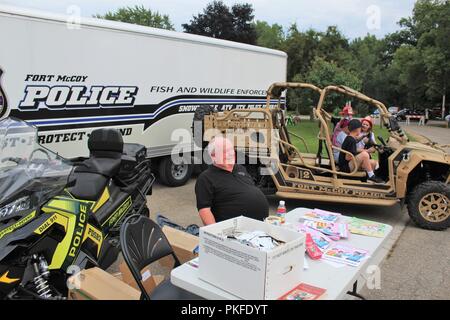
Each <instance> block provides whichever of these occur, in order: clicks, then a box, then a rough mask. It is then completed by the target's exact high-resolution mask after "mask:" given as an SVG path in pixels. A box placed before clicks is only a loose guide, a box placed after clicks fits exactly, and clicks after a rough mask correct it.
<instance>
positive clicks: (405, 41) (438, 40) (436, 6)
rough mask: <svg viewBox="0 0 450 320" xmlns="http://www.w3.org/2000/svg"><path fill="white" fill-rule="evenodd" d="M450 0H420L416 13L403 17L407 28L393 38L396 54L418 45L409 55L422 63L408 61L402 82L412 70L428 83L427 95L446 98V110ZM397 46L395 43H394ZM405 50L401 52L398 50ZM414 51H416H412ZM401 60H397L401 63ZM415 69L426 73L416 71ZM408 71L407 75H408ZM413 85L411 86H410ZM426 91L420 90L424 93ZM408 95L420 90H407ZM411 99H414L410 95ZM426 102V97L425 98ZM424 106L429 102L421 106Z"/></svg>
mask: <svg viewBox="0 0 450 320" xmlns="http://www.w3.org/2000/svg"><path fill="white" fill-rule="evenodd" d="M449 16H450V1H448V0H418V1H417V2H416V3H415V5H414V9H413V15H412V17H409V18H403V19H401V20H400V25H401V26H402V27H403V28H404V29H403V30H401V31H400V32H398V33H396V34H394V35H391V36H390V39H391V40H392V38H394V40H397V42H398V44H397V48H396V51H395V54H394V55H395V56H397V60H399V59H400V58H399V57H398V56H399V55H400V56H402V55H407V53H405V49H403V47H404V46H410V47H412V48H415V49H416V51H414V50H413V49H411V48H410V49H408V50H410V52H409V55H413V56H414V58H415V59H416V61H420V63H421V64H422V65H416V66H415V67H412V66H411V63H407V62H405V63H406V66H407V69H406V70H409V71H404V70H399V71H404V72H403V73H402V74H401V77H403V78H402V79H401V82H402V83H403V85H404V84H405V77H406V78H408V76H407V74H408V72H411V73H413V74H414V73H415V74H416V76H417V78H416V79H415V81H417V80H418V79H420V81H417V82H421V83H423V84H424V85H425V87H426V88H425V92H426V98H428V100H429V101H433V100H436V99H437V97H438V96H440V97H441V98H442V112H443V113H444V108H445V104H446V95H448V93H449V91H450V85H449V83H450V19H449ZM394 48H395V45H394ZM399 50H401V51H400V52H399V53H398V54H397V52H398V51H399ZM412 52H414V53H412ZM399 63H400V62H398V61H397V64H399ZM414 69H417V70H421V71H422V72H423V73H422V74H420V73H419V72H414ZM405 72H406V75H405ZM409 87H411V86H409ZM421 92H422V91H420V93H421ZM407 95H408V96H411V95H417V93H410V92H407ZM410 100H411V99H410ZM421 102H422V104H425V103H426V102H427V101H426V99H422V100H421ZM421 107H422V108H423V107H425V106H421Z"/></svg>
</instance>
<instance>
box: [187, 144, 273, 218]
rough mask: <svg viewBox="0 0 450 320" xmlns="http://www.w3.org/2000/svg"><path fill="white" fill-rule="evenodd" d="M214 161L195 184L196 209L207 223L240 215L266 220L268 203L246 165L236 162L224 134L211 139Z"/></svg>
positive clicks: (209, 147)
mask: <svg viewBox="0 0 450 320" xmlns="http://www.w3.org/2000/svg"><path fill="white" fill-rule="evenodd" d="M208 153H209V156H210V157H211V160H212V165H211V166H210V167H209V168H208V169H207V170H205V171H203V172H202V174H200V176H199V177H198V179H197V182H196V184H195V195H196V197H197V209H198V212H199V215H200V218H201V219H202V221H203V223H204V224H205V225H209V224H213V223H216V222H220V221H223V220H227V219H231V218H234V217H238V216H241V215H242V216H246V217H249V218H253V219H257V220H264V219H265V218H266V217H267V216H268V215H269V203H268V202H267V199H266V197H265V195H264V194H263V193H262V192H261V190H259V188H257V187H256V186H255V183H254V181H253V178H252V177H251V176H250V175H249V174H248V172H247V170H246V169H245V167H244V166H242V165H239V164H236V163H235V162H236V152H235V150H234V145H233V143H232V142H231V141H230V140H228V139H226V138H224V137H221V136H218V137H216V138H214V139H213V140H211V142H210V143H209V145H208Z"/></svg>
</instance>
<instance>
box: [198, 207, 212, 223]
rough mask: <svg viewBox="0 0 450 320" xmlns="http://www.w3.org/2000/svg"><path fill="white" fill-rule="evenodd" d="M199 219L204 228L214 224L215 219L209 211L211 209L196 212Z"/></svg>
mask: <svg viewBox="0 0 450 320" xmlns="http://www.w3.org/2000/svg"><path fill="white" fill-rule="evenodd" d="M198 214H199V215H200V218H201V219H202V221H203V224H204V225H205V226H207V225H210V224H214V223H216V219H215V218H214V215H213V213H212V211H211V208H203V209H200V210H199V211H198Z"/></svg>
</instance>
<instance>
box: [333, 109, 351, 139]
mask: <svg viewBox="0 0 450 320" xmlns="http://www.w3.org/2000/svg"><path fill="white" fill-rule="evenodd" d="M339 114H340V115H343V116H344V119H342V120H341V121H339V123H338V124H337V125H336V127H335V128H334V131H333V136H332V137H331V142H332V143H333V146H336V147H337V146H338V142H337V141H336V139H337V137H338V135H339V133H341V131H342V124H344V123H347V124H348V122H349V121H350V120H352V118H353V109H352V106H351V105H349V104H346V105H345V106H344V108H342V111H341V112H339ZM339 147H340V145H339Z"/></svg>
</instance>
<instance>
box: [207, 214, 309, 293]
mask: <svg viewBox="0 0 450 320" xmlns="http://www.w3.org/2000/svg"><path fill="white" fill-rule="evenodd" d="M234 230H239V231H264V232H266V233H267V234H269V235H270V236H272V237H274V238H275V239H278V240H281V241H283V242H285V243H284V244H282V245H280V246H278V247H276V248H274V249H272V250H269V251H262V250H259V249H257V248H253V247H250V246H246V245H243V244H241V243H239V242H237V241H233V240H230V239H227V235H230V234H232V233H233V231H234ZM304 256H305V235H304V234H302V233H298V232H295V231H293V230H289V229H286V228H283V227H279V226H274V225H270V224H267V223H264V222H261V221H258V220H254V219H250V218H246V217H242V216H241V217H237V218H234V219H230V220H226V221H222V222H219V223H216V224H213V225H209V226H206V227H202V228H200V255H199V277H200V279H202V280H204V281H207V282H209V283H211V284H212V285H214V286H216V287H218V288H221V289H222V290H225V291H228V292H230V293H231V294H233V295H235V296H238V297H240V298H242V299H246V300H264V299H267V300H273V299H278V298H279V297H281V296H282V295H283V294H285V293H286V292H288V291H290V290H292V289H293V288H295V287H296V286H297V285H298V284H299V283H301V282H302V281H301V280H302V273H303V260H304Z"/></svg>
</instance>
